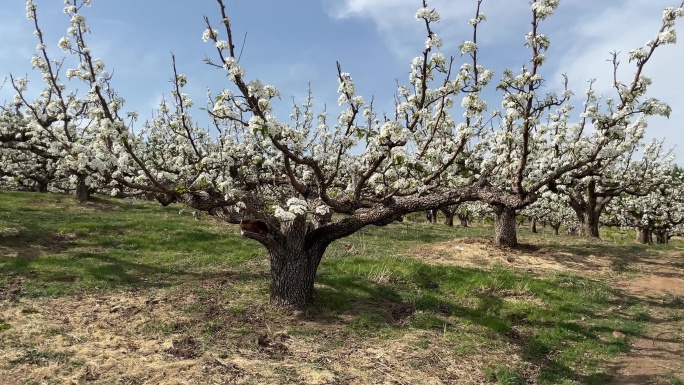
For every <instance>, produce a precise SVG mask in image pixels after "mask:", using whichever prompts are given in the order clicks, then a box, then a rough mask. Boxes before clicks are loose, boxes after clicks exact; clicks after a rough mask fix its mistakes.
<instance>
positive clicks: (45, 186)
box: [36, 182, 48, 193]
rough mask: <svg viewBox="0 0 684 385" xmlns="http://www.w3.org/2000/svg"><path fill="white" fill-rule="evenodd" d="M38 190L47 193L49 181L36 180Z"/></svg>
mask: <svg viewBox="0 0 684 385" xmlns="http://www.w3.org/2000/svg"><path fill="white" fill-rule="evenodd" d="M36 191H38V192H39V193H47V192H48V184H47V182H36Z"/></svg>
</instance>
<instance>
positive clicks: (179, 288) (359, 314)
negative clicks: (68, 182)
mask: <svg viewBox="0 0 684 385" xmlns="http://www.w3.org/2000/svg"><path fill="white" fill-rule="evenodd" d="M179 209H180V208H179V207H168V208H162V207H159V206H158V205H155V204H154V203H143V202H136V203H134V204H127V203H124V202H121V201H118V200H112V199H103V198H98V199H96V200H94V201H93V202H92V203H89V204H86V205H83V206H82V205H79V204H77V203H76V202H75V201H74V200H73V199H71V198H70V197H65V196H58V195H39V194H30V193H14V192H0V300H3V301H5V300H7V301H6V302H5V304H4V305H0V311H6V310H8V309H10V310H11V309H12V307H16V306H20V305H19V303H20V301H22V300H25V299H30V298H34V299H38V300H40V299H41V298H47V297H50V298H53V297H55V298H65V297H70V296H81V295H90V294H92V293H97V294H100V295H107V294H108V293H120V292H124V293H128V292H131V293H133V292H134V293H139V292H143V293H146V292H149V293H158V291H159V290H163V291H164V292H165V293H171V294H174V293H175V294H177V295H176V297H174V298H179V299H178V302H177V304H176V305H177V306H176V307H177V308H178V309H180V310H179V311H180V313H178V314H176V315H175V316H176V317H181V318H182V319H183V321H182V322H181V323H180V325H179V321H163V320H159V319H150V320H148V321H145V322H144V323H143V324H142V326H140V327H139V328H138V329H137V330H135V333H137V334H142V335H150V336H165V335H166V336H174V337H177V338H176V339H175V340H176V341H179V340H180V338H181V336H182V337H184V338H194V340H192V341H195V340H200V341H202V343H201V344H199V345H197V346H194V345H193V346H194V349H196V350H199V351H200V352H201V354H205V355H206V354H211V355H215V356H216V357H219V358H225V357H228V356H229V353H230V352H233V351H234V349H236V347H237V346H239V345H244V344H248V345H249V346H252V347H253V348H254V349H257V350H258V349H259V346H260V345H263V344H260V343H258V342H257V341H259V338H260V336H261V335H262V334H263V332H264V327H266V328H267V329H268V334H269V335H271V334H272V333H271V328H274V327H276V326H277V327H281V328H284V329H285V330H286V331H287V334H288V335H289V336H292V337H295V338H297V339H298V341H300V342H303V343H305V344H306V345H308V346H313V347H314V348H315V349H316V350H317V351H319V352H321V353H320V354H323V353H325V352H331V354H332V352H338V351H339V352H342V351H345V349H346V350H347V351H348V350H350V349H351V347H353V346H355V345H359V344H363V343H366V342H367V341H376V343H377V344H380V345H382V346H386V347H391V346H393V345H392V343H394V342H396V343H399V341H411V342H410V346H411V348H412V349H415V350H416V351H417V352H418V353H416V354H417V357H419V358H416V361H415V362H412V361H408V362H406V365H407V368H408V369H406V371H407V372H406V373H409V374H406V375H405V376H404V378H406V379H407V380H406V381H409V380H408V379H410V378H411V377H410V373H414V375H417V376H418V377H415V378H417V379H420V377H419V373H420V372H421V371H422V370H425V371H427V370H428V369H427V367H426V366H424V365H425V363H426V362H427V361H425V360H424V359H421V358H420V357H421V353H420V352H427V353H429V352H430V351H433V352H434V351H440V352H446V355H447V356H446V357H441V358H442V364H441V365H442V366H443V368H442V369H449V368H448V364H447V363H445V362H448V361H449V359H454V360H456V359H461V358H463V357H465V358H472V357H477V359H476V360H475V359H473V362H477V363H478V365H479V367H476V368H470V369H471V371H473V372H474V373H477V375H478V376H481V377H484V378H485V379H487V380H489V381H492V382H498V383H505V384H517V383H525V382H535V383H541V384H571V383H583V384H584V383H586V384H592V383H594V384H600V383H604V382H605V381H607V380H608V378H609V377H610V375H609V373H608V371H607V370H606V369H605V368H604V366H603V362H604V360H605V359H606V358H608V357H611V356H614V355H616V354H619V353H620V352H624V351H626V350H627V348H628V342H629V338H630V337H631V336H636V335H639V334H640V333H642V331H643V330H644V326H645V324H646V322H648V315H647V312H646V311H645V310H644V308H643V307H642V306H640V305H639V304H638V302H637V301H636V300H635V299H634V298H629V297H626V296H624V295H622V294H621V293H618V292H614V291H613V290H612V289H610V288H609V286H607V285H606V284H605V283H604V282H601V281H600V280H597V279H590V278H585V277H581V276H576V275H571V274H567V273H555V274H550V275H544V276H540V275H538V274H534V273H531V272H526V271H524V270H522V271H512V270H507V269H505V268H504V267H503V266H500V265H499V266H495V267H494V268H493V269H478V268H465V267H459V266H446V265H439V264H429V263H425V262H424V261H423V260H421V258H420V257H421V253H422V251H421V250H426V249H428V248H430V247H431V245H434V244H436V243H439V242H444V241H447V240H452V239H454V238H455V237H469V238H477V237H482V236H484V235H487V232H486V231H483V230H480V229H477V228H472V229H458V228H456V229H454V228H447V227H445V226H429V225H425V224H421V223H396V224H392V225H390V226H387V227H384V228H368V229H365V230H364V231H362V232H361V233H359V234H356V235H354V236H351V237H349V238H347V239H344V240H341V241H338V242H336V243H335V244H333V245H332V246H331V248H330V249H329V251H328V253H327V255H326V257H325V258H324V261H323V263H322V265H321V268H320V270H319V276H318V283H317V291H316V294H317V301H316V303H315V304H314V305H313V306H312V307H311V308H310V309H309V310H308V311H306V312H305V313H303V314H299V313H298V314H290V313H283V312H280V311H278V310H276V309H271V308H268V307H265V306H263V304H264V302H265V301H266V300H267V295H268V278H269V273H268V265H267V261H266V259H267V258H266V254H265V250H263V249H262V248H261V247H260V246H259V245H258V244H256V243H254V242H252V241H250V240H247V239H244V238H241V237H240V236H239V235H238V233H237V229H236V228H235V227H232V226H229V225H224V224H222V223H217V222H215V221H213V220H212V219H211V218H203V219H202V220H200V221H196V220H194V219H193V217H192V216H191V215H190V214H189V213H188V212H185V213H183V214H179ZM609 238H611V239H613V238H614V241H615V242H613V243H610V242H602V243H585V242H583V241H578V240H574V241H571V242H567V240H562V241H558V242H557V241H556V240H555V238H548V236H547V237H546V238H545V237H542V236H539V235H534V234H525V233H523V234H522V235H521V240H522V241H523V242H525V243H539V242H543V243H545V244H546V246H547V247H549V248H554V249H557V250H561V251H563V252H570V253H573V254H577V255H588V254H591V253H615V254H619V253H624V252H628V253H641V254H643V255H656V254H657V253H658V252H659V251H662V250H664V249H666V247H660V248H659V249H654V248H648V247H646V246H639V245H636V246H635V245H631V244H630V245H629V246H626V245H623V244H620V243H619V242H618V240H619V239H621V238H620V236H619V235H615V234H611V235H609ZM620 242H622V241H621V240H620ZM654 250H655V251H654ZM627 260H628V259H627ZM615 271H617V272H625V271H626V272H629V266H628V265H627V264H626V263H625V264H621V265H620V264H618V266H616V267H615ZM216 282H219V283H220V284H215V283H216ZM155 295H156V294H155ZM188 298H193V300H192V301H190V300H188ZM613 309H620V311H611V310H613ZM24 310H26V308H25V309H24ZM24 310H22V312H24ZM31 311H32V310H31V308H28V310H26V312H31ZM179 314H180V315H179ZM236 317H238V318H240V319H241V320H243V321H244V320H245V319H249V320H253V319H259V320H263V322H252V323H250V322H241V323H239V325H237V324H235V322H234V320H235V319H236ZM0 318H2V313H0ZM269 325H270V326H269ZM616 331H617V332H620V333H622V334H624V335H625V336H626V338H621V337H615V335H614V332H616ZM271 337H272V336H271ZM20 340H21V338H20V336H18V335H17V334H16V333H15V334H13V325H12V324H11V323H9V322H6V321H3V320H2V319H0V347H4V348H7V349H9V348H14V349H18V351H21V349H20V345H21V343H20V342H18V341H20ZM186 341H190V340H186ZM18 346H19V348H18ZM22 346H23V345H22ZM271 346H277V345H271ZM31 349H33V350H31ZM31 349H29V348H26V349H25V351H24V352H23V353H18V355H17V356H16V358H15V359H13V360H11V361H10V363H8V364H4V365H6V366H5V367H4V368H5V369H6V370H9V371H11V370H15V369H17V367H19V366H22V365H23V366H28V369H26V367H25V368H24V370H25V371H26V370H28V373H30V372H31V370H30V368H31V365H34V366H36V367H39V366H41V363H45V362H53V363H56V364H58V365H62V364H63V365H66V366H67V368H69V367H78V366H79V364H82V361H83V358H79V357H75V356H74V357H72V358H70V359H68V358H65V357H64V356H63V354H66V353H64V352H55V351H40V350H36V349H35V348H31ZM290 349H291V350H292V352H293V353H292V354H295V355H296V354H297V353H296V351H295V350H294V348H293V347H290ZM41 352H42V353H41ZM427 353H426V354H427ZM181 355H182V354H181ZM428 355H429V354H428ZM343 356H344V355H342V354H340V355H339V357H343ZM36 357H37V358H36ZM501 357H508V359H503V360H502V359H501ZM269 359H273V357H271V356H269ZM444 360H446V361H444ZM0 365H2V364H0ZM433 366H439V365H437V364H434V365H433ZM409 369H411V370H412V372H411V370H409ZM17 370H18V369H17ZM65 370H66V372H67V373H68V372H69V370H72V369H65ZM73 370H75V369H73ZM331 370H332V371H333V372H335V371H334V370H333V369H331ZM416 373H418V374H416ZM276 375H278V376H282V377H281V380H282V381H284V382H286V381H285V379H288V378H290V379H291V377H292V376H294V377H292V378H295V377H296V373H294V372H287V371H285V372H283V373H280V372H279V373H276ZM340 375H342V374H340ZM435 376H436V377H438V378H440V379H441V380H442V381H444V382H448V381H455V379H456V378H463V377H458V376H459V374H457V373H450V372H449V371H448V370H447V371H446V372H444V373H443V374H435ZM449 376H452V377H449ZM244 378H247V379H248V378H249V375H248V374H245V375H243V379H244ZM255 378H256V377H255ZM255 381H257V382H256V383H258V379H256V380H255ZM244 383H249V382H244ZM293 383H294V382H293ZM426 383H427V382H426Z"/></svg>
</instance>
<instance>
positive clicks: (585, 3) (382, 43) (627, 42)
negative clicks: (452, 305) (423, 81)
mask: <svg viewBox="0 0 684 385" xmlns="http://www.w3.org/2000/svg"><path fill="white" fill-rule="evenodd" d="M36 2H37V4H38V12H39V18H40V19H41V25H42V26H43V31H44V33H45V35H46V42H47V43H48V45H49V48H50V50H51V54H52V56H53V58H60V57H62V56H63V53H62V52H61V51H60V50H58V49H57V48H56V44H57V41H58V40H59V39H60V37H62V36H63V35H64V31H65V30H66V28H67V27H68V18H67V16H66V15H64V14H63V13H62V2H61V1H55V0H36ZM226 4H227V6H228V12H229V15H230V17H231V20H232V23H233V27H234V34H235V36H236V38H237V39H238V41H241V39H242V37H243V36H244V34H245V33H247V40H246V44H245V46H244V52H243V54H242V59H241V64H242V66H243V67H244V68H245V69H246V71H247V78H248V79H253V78H259V79H261V80H262V81H263V82H264V83H267V84H272V85H274V86H276V87H277V88H278V89H279V90H280V91H281V93H282V96H283V98H282V101H281V103H280V106H279V107H277V109H276V111H277V112H279V113H281V114H282V117H283V118H286V116H287V114H289V111H290V109H289V106H290V104H291V97H292V96H294V97H295V98H296V99H297V100H298V101H299V102H302V101H303V97H304V96H305V95H306V89H307V85H308V84H311V87H312V89H313V92H314V98H315V99H314V104H315V106H316V108H318V109H322V107H323V105H324V104H326V105H327V106H328V111H331V112H332V111H336V110H335V108H336V106H337V104H336V101H337V96H338V95H337V94H336V90H337V80H336V66H335V62H336V61H340V63H341V64H342V67H343V70H344V71H346V72H349V73H351V75H352V77H353V78H354V80H355V82H356V85H357V91H358V92H359V93H360V94H362V95H364V97H365V98H366V100H370V98H371V97H374V98H375V105H376V106H377V107H378V108H379V109H380V110H384V111H387V112H388V113H391V111H392V98H393V94H394V90H395V84H396V80H399V82H400V83H403V84H405V83H406V78H407V73H408V70H409V66H408V65H409V62H410V60H411V59H412V58H413V57H414V56H417V55H418V54H419V53H420V51H421V50H422V47H423V42H424V40H425V32H424V30H422V29H421V24H420V23H418V22H416V20H415V19H414V18H413V15H414V14H415V11H416V10H417V9H418V7H419V6H420V1H419V0H288V1H283V0H253V1H235V0H232V1H231V0H226ZM475 4H476V1H475V0H467V1H466V0H433V1H430V2H429V6H430V7H435V8H437V9H438V10H439V11H440V14H441V15H442V18H443V20H442V22H441V23H440V24H439V25H438V26H437V27H436V29H435V32H437V33H438V34H439V35H440V36H441V37H442V38H443V39H444V43H445V46H444V49H443V50H444V52H445V54H447V55H455V56H457V63H458V62H459V61H458V49H457V47H458V45H459V44H461V43H462V41H463V40H466V39H470V36H471V31H470V30H469V27H468V25H467V23H466V21H467V20H468V19H469V18H471V17H473V16H474V12H475ZM677 5H679V0H603V1H595V0H564V1H561V5H560V8H559V10H558V11H557V13H556V14H555V15H554V16H553V18H552V19H550V20H548V21H547V22H546V23H545V24H543V26H542V33H545V34H547V35H549V37H550V38H551V49H550V51H549V52H548V55H547V56H548V57H549V61H548V63H547V64H546V65H545V66H544V68H543V74H544V75H545V77H546V79H547V87H548V89H549V90H557V89H558V87H559V86H560V84H561V74H562V73H567V74H568V75H569V76H570V87H571V89H573V90H574V91H575V93H576V97H575V102H577V103H578V104H579V103H581V96H582V93H583V92H584V90H585V88H586V86H587V81H588V80H589V79H591V78H597V79H598V81H597V83H596V86H595V87H596V88H597V89H598V90H599V91H600V92H602V93H604V94H605V95H607V96H608V95H612V94H611V93H610V91H611V90H610V82H611V77H612V68H611V65H610V63H609V62H608V61H607V60H608V59H609V58H610V55H609V52H611V51H618V52H622V53H623V54H622V56H621V57H622V59H623V60H622V62H623V65H622V68H621V70H620V75H621V78H622V79H623V80H625V81H629V80H630V79H631V76H632V74H633V66H630V65H629V63H627V57H626V54H627V52H628V51H629V50H630V49H631V48H635V47H637V46H639V45H642V44H644V43H645V42H646V41H647V40H650V39H653V38H654V36H655V34H656V31H657V29H658V28H659V26H660V18H661V14H662V9H663V8H664V7H666V6H677ZM528 9H529V5H528V1H527V0H485V1H484V4H483V8H482V11H483V12H484V13H485V14H486V15H487V22H485V23H484V24H483V25H482V28H481V30H480V32H479V34H480V35H479V37H480V39H481V40H480V49H481V51H480V52H481V54H482V62H481V64H483V65H485V66H487V67H489V68H492V69H493V70H495V72H496V74H497V75H500V74H501V71H502V70H503V69H504V68H512V69H514V70H517V69H519V68H520V67H521V66H522V65H523V64H525V62H526V60H528V57H529V55H528V52H527V51H526V50H525V49H524V47H523V46H522V43H523V42H524V35H525V33H526V32H527V29H528V27H529V19H530V17H529V11H528ZM83 13H84V15H85V16H86V18H87V19H88V21H89V25H90V26H91V28H92V32H93V33H92V35H91V36H90V38H89V44H90V46H91V49H92V51H93V53H94V55H95V56H96V57H99V58H102V59H103V60H104V62H105V63H106V65H107V68H108V69H109V70H110V71H112V70H113V72H114V80H113V84H114V88H115V89H116V90H117V91H118V92H119V94H120V95H121V96H123V97H124V98H125V99H126V105H125V108H126V110H133V111H138V112H139V114H140V118H141V120H144V119H145V118H146V117H149V116H150V114H151V112H152V111H153V110H154V109H155V105H156V104H157V103H158V101H159V100H160V99H161V97H162V95H163V94H168V91H169V90H170V87H171V84H170V83H169V79H170V78H171V76H172V75H171V74H172V69H171V59H170V55H171V54H170V53H171V52H173V53H174V54H175V55H176V57H177V64H178V69H179V72H181V73H184V74H186V75H187V76H188V80H189V83H188V88H187V91H186V92H188V93H189V94H190V95H191V97H193V99H194V100H195V103H196V105H198V106H199V105H203V104H204V95H205V93H206V89H207V88H211V89H212V90H214V92H218V91H220V89H221V88H223V87H224V86H225V85H226V83H225V82H226V78H225V77H224V76H223V74H222V73H221V72H220V71H218V70H215V69H212V68H210V67H208V66H207V65H205V64H204V63H203V62H202V59H203V58H204V57H205V56H206V55H210V56H211V55H213V53H214V51H213V47H212V46H211V45H209V44H206V43H203V42H202V40H201V36H202V32H203V30H204V21H203V16H205V15H206V16H209V17H210V19H212V21H213V22H214V24H218V20H219V19H220V16H219V12H218V6H217V4H216V2H215V1H213V0H144V1H141V0H116V1H115V0H93V5H92V7H91V8H89V9H86V10H85V11H84V12H83ZM25 14H26V11H25V4H24V2H23V1H20V0H12V1H7V2H5V4H3V12H2V13H0V78H2V77H4V76H5V75H7V74H9V73H12V74H14V75H15V76H25V75H29V78H33V79H34V80H33V81H32V83H30V85H29V89H30V90H32V91H36V92H37V91H39V89H40V88H41V85H40V84H39V79H36V78H35V73H32V71H31V65H30V58H31V56H32V55H33V53H34V48H35V46H36V43H37V41H36V39H35V37H34V36H33V27H32V24H31V21H29V20H27V19H26V18H25ZM681 21H684V20H680V23H679V24H678V25H679V26H680V28H678V29H679V30H680V31H681V30H682V29H684V23H682V22H681ZM680 38H681V39H684V32H681V33H680ZM212 57H213V56H212ZM681 68H684V42H682V43H681V44H679V45H676V46H665V47H662V48H661V49H660V51H659V52H656V55H655V57H654V60H653V62H652V63H649V65H648V66H647V68H646V74H647V75H649V76H651V77H652V78H653V80H654V85H653V86H652V88H651V93H650V95H651V96H653V97H657V98H660V99H662V100H664V101H666V102H668V103H670V105H671V106H672V108H673V110H674V111H673V114H672V116H671V117H670V119H661V118H653V119H650V120H649V128H648V130H647V136H648V138H658V139H663V138H665V139H666V145H667V146H670V147H674V146H676V149H675V152H676V153H677V157H678V163H680V164H684V92H682V91H681V90H684V71H682V70H681ZM497 78H498V76H495V79H497ZM74 86H75V87H79V86H80V85H78V84H75V85H74ZM80 88H82V86H80ZM11 91H12V90H11V87H8V86H7V85H6V86H5V87H4V88H3V89H2V90H0V103H1V102H2V101H4V100H8V99H11V97H12V92H11ZM499 107H500V106H499V101H497V100H496V99H492V100H490V101H489V108H490V109H493V108H499ZM194 113H195V115H196V116H200V115H201V114H202V112H201V111H198V110H196V111H195V112H194Z"/></svg>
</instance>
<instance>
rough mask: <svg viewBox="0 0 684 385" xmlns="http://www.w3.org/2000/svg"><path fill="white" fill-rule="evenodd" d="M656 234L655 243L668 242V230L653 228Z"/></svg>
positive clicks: (663, 243) (664, 243)
mask: <svg viewBox="0 0 684 385" xmlns="http://www.w3.org/2000/svg"><path fill="white" fill-rule="evenodd" d="M653 234H655V236H656V243H657V244H659V245H666V244H668V243H669V242H670V232H669V231H668V230H667V229H658V230H653Z"/></svg>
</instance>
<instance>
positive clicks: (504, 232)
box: [494, 205, 518, 247]
mask: <svg viewBox="0 0 684 385" xmlns="http://www.w3.org/2000/svg"><path fill="white" fill-rule="evenodd" d="M494 243H496V244H497V245H498V246H503V247H515V246H516V245H517V244H518V235H517V233H516V221H515V210H514V209H511V208H508V207H506V206H503V205H496V206H494Z"/></svg>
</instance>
